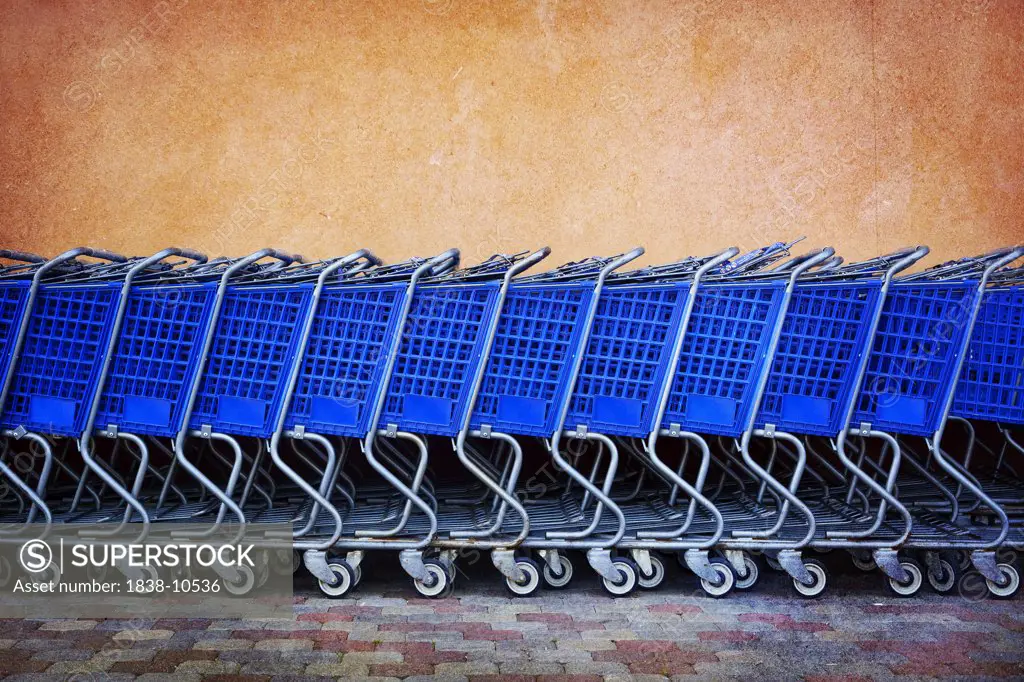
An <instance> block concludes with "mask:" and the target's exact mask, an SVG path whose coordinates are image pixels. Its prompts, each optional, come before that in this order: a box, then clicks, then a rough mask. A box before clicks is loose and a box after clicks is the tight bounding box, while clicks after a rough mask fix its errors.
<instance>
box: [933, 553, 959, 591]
mask: <svg viewBox="0 0 1024 682" xmlns="http://www.w3.org/2000/svg"><path fill="white" fill-rule="evenodd" d="M960 573H961V571H960V569H959V568H957V567H956V566H954V565H953V564H952V563H951V562H949V561H948V560H946V559H939V572H936V571H928V575H927V578H928V584H929V585H931V588H932V589H933V590H935V591H936V592H937V593H939V594H949V593H950V592H952V591H953V590H955V589H956V586H957V584H958V583H959V582H960Z"/></svg>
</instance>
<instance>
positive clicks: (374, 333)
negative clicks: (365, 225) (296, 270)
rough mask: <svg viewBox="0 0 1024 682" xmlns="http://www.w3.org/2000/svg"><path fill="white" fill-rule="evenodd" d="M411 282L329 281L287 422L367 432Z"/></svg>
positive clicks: (338, 432)
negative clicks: (331, 283) (353, 282)
mask: <svg viewBox="0 0 1024 682" xmlns="http://www.w3.org/2000/svg"><path fill="white" fill-rule="evenodd" d="M407 287H408V285H407V284H406V283H405V282H390V283H384V284H373V285H367V284H358V285H355V284H344V283H342V284H334V285H329V286H325V287H324V290H323V292H322V293H321V295H320V302H319V304H318V305H317V310H316V313H315V314H314V316H313V325H312V327H311V329H310V336H309V340H308V342H307V344H306V349H305V356H304V359H303V362H302V367H301V368H300V374H299V378H298V381H297V383H296V387H295V394H294V396H293V398H292V401H291V406H290V408H289V410H288V416H287V417H286V419H285V428H287V429H294V428H295V427H296V426H298V425H301V426H303V427H305V428H306V429H308V430H310V431H312V432H314V433H320V434H326V435H335V436H352V437H362V436H364V435H366V432H367V431H368V430H369V428H370V424H369V422H370V417H371V415H372V412H373V406H374V404H375V402H376V397H377V396H378V395H379V393H378V391H379V390H380V387H381V385H382V380H383V373H384V369H385V366H386V364H387V357H388V353H389V351H390V349H391V347H392V344H393V342H394V338H395V334H396V333H397V331H398V320H399V311H400V310H401V308H402V305H403V303H404V301H405V297H406V289H407Z"/></svg>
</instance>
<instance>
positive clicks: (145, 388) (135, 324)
mask: <svg viewBox="0 0 1024 682" xmlns="http://www.w3.org/2000/svg"><path fill="white" fill-rule="evenodd" d="M216 295H217V284H216V283H209V284H203V285H194V286H170V285H164V286H147V287H134V288H132V290H131V293H130V294H129V296H128V306H127V308H126V310H125V316H124V321H123V323H122V325H121V332H120V334H119V335H118V338H117V340H116V341H115V343H114V355H113V357H112V358H111V363H110V370H109V372H108V374H107V379H106V382H105V384H104V389H103V397H102V399H101V400H100V413H99V415H98V417H97V421H96V424H97V426H99V427H104V426H107V425H108V424H114V425H116V426H117V427H118V428H119V429H120V430H121V431H127V432H129V433H136V434H143V435H149V436H168V437H170V436H173V435H175V434H176V433H177V432H178V430H179V429H180V428H181V421H182V418H183V412H184V408H185V403H186V401H187V400H188V394H187V393H186V390H187V389H188V388H189V387H190V386H191V384H192V380H193V378H194V377H195V373H196V369H197V365H198V360H199V354H200V352H201V351H202V347H203V340H204V338H205V336H206V331H207V329H208V328H209V323H210V318H211V316H212V314H213V302H214V299H215V297H216Z"/></svg>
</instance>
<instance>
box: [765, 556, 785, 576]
mask: <svg viewBox="0 0 1024 682" xmlns="http://www.w3.org/2000/svg"><path fill="white" fill-rule="evenodd" d="M764 562H765V563H766V564H768V568H770V569H772V570H773V571H775V572H776V573H781V572H782V571H783V570H784V569H783V568H782V564H780V563H779V561H778V559H775V558H773V557H770V556H768V555H767V554H765V555H764Z"/></svg>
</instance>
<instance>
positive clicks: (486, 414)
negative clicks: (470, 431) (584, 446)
mask: <svg viewBox="0 0 1024 682" xmlns="http://www.w3.org/2000/svg"><path fill="white" fill-rule="evenodd" d="M593 288H594V283H593V282H575V283H571V284H513V285H512V286H511V287H510V289H509V293H508V296H507V297H506V298H505V304H504V305H503V306H502V311H501V318H500V320H499V321H498V330H497V332H496V335H495V338H494V344H493V345H492V346H491V353H490V357H489V359H488V361H487V369H486V370H485V372H484V379H483V383H482V384H481V387H480V395H479V396H478V397H477V401H476V408H475V409H474V410H473V417H472V419H471V420H470V426H471V427H472V428H474V429H478V428H480V426H481V425H483V424H487V425H489V426H491V427H492V428H494V430H496V431H501V432H503V433H511V434H516V435H523V436H550V435H551V433H552V431H553V430H554V428H555V423H556V422H557V420H558V415H559V412H560V408H561V407H562V406H563V405H564V403H565V400H566V399H567V397H566V396H567V394H568V389H569V387H568V380H569V372H570V370H571V366H570V365H571V363H570V360H571V359H572V358H573V357H574V356H575V354H576V352H578V348H579V345H580V340H581V337H582V334H583V332H584V329H583V322H584V318H586V314H587V310H588V308H589V306H590V301H591V297H592V295H593Z"/></svg>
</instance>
